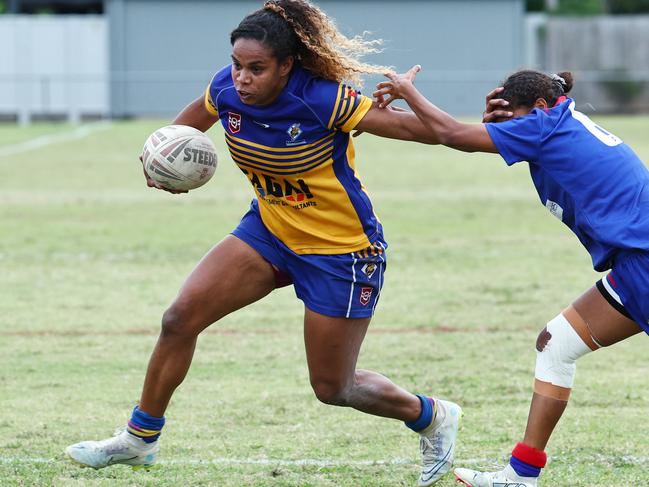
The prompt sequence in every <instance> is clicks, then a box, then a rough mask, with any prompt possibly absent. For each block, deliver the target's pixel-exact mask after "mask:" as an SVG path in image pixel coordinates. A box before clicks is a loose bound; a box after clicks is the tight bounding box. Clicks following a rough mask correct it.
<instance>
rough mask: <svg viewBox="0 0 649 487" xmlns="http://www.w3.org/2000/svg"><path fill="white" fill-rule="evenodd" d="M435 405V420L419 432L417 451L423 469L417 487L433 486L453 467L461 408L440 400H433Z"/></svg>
mask: <svg viewBox="0 0 649 487" xmlns="http://www.w3.org/2000/svg"><path fill="white" fill-rule="evenodd" d="M435 405H436V414H435V420H434V421H433V423H432V424H431V425H430V426H429V427H428V428H427V429H425V430H423V431H420V432H419V434H420V435H421V439H420V441H419V449H420V450H421V455H422V457H423V459H424V469H423V470H422V471H421V475H420V476H419V481H418V482H417V485H419V487H427V486H429V485H433V484H434V483H435V482H437V481H438V480H439V479H440V478H442V477H443V476H444V475H445V474H446V473H448V471H449V470H450V469H451V467H452V466H453V457H454V455H455V438H456V437H457V430H458V429H459V427H460V418H461V417H462V408H460V406H458V405H457V404H455V403H453V402H450V401H443V400H441V399H435Z"/></svg>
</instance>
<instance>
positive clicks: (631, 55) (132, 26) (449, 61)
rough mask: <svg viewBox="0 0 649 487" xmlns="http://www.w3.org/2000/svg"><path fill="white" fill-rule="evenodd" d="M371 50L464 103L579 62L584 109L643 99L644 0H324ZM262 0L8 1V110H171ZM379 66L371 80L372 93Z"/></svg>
mask: <svg viewBox="0 0 649 487" xmlns="http://www.w3.org/2000/svg"><path fill="white" fill-rule="evenodd" d="M316 3H317V4H318V5H319V6H320V7H321V8H322V9H323V10H325V11H326V12H327V13H328V14H329V15H330V16H332V17H333V18H335V19H336V22H337V24H338V27H339V28H340V30H341V31H342V32H343V33H345V34H347V35H354V34H360V33H363V32H364V31H370V32H371V33H370V34H368V35H369V36H370V37H372V38H381V39H383V40H384V46H383V52H381V53H380V54H376V55H373V56H371V57H369V58H368V61H371V62H376V63H380V64H384V65H390V66H393V67H394V68H395V69H396V70H397V71H403V70H406V69H408V68H409V67H410V66H411V65H413V64H415V63H419V64H422V65H423V67H424V70H423V71H422V73H421V74H420V75H419V78H418V85H419V86H420V88H421V89H422V90H423V91H424V93H425V94H426V95H427V96H428V97H429V98H430V99H432V100H433V101H434V102H435V103H437V104H438V105H439V106H441V107H442V108H443V109H445V110H447V111H449V112H451V113H453V114H456V115H475V114H478V113H481V111H482V107H483V104H484V96H485V94H486V93H487V92H488V91H489V90H490V89H491V88H493V87H494V86H496V85H497V84H498V83H499V82H500V81H502V79H504V78H505V77H506V75H507V74H509V73H511V72H512V71H515V70H517V69H520V68H523V67H532V68H536V69H540V70H543V71H546V72H556V71H562V70H570V71H573V73H574V74H575V77H576V84H575V88H574V91H573V96H574V98H575V99H576V100H577V102H578V107H579V108H580V109H581V110H582V111H586V112H587V113H592V112H598V113H640V112H649V89H647V86H648V85H649V0H527V1H526V0H402V1H398V2H397V1H394V0H320V1H318V2H316ZM261 4H262V1H261V0H237V1H234V0H185V1H172V0H103V1H101V0H55V1H49V0H0V120H3V121H9V122H19V123H22V124H26V123H30V122H32V121H38V120H65V121H72V122H78V121H81V120H91V119H105V118H132V117H171V116H173V115H174V114H175V113H177V112H178V111H179V109H180V108H182V107H183V106H184V105H185V104H186V103H188V102H189V101H191V100H192V99H193V98H195V97H196V96H198V95H199V94H200V93H201V92H202V90H203V89H204V87H205V86H206V85H207V83H208V82H209V80H210V78H211V76H212V74H213V73H214V72H215V71H216V70H217V69H219V68H220V67H221V66H223V65H225V64H227V63H228V62H229V53H230V46H229V32H230V31H231V30H232V29H233V28H234V27H236V25H237V24H238V22H239V21H240V20H241V19H242V18H243V16H244V15H246V14H247V13H249V12H251V11H253V10H255V9H257V8H259V7H260V6H261ZM376 81H377V79H374V78H371V79H368V80H367V81H366V84H365V87H364V91H365V92H371V91H372V87H373V86H374V84H375V82H376Z"/></svg>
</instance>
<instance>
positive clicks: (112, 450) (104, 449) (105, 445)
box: [65, 430, 160, 470]
mask: <svg viewBox="0 0 649 487" xmlns="http://www.w3.org/2000/svg"><path fill="white" fill-rule="evenodd" d="M159 451H160V446H159V445H158V442H157V441H154V442H153V443H145V442H144V440H142V439H140V438H138V437H136V436H133V435H132V434H130V433H129V432H128V431H126V430H118V431H117V432H116V433H115V436H113V437H112V438H108V439H107V440H101V441H82V442H81V443H75V444H74V445H70V446H69V447H67V448H66V449H65V454H66V455H67V456H68V457H69V458H70V459H71V460H72V461H73V462H75V463H78V464H80V465H82V466H84V467H92V468H104V467H108V466H109V465H115V464H120V463H121V464H124V465H130V466H132V467H133V469H134V470H137V469H140V468H144V469H149V468H151V467H153V466H154V465H155V463H156V460H157V457H158V452H159Z"/></svg>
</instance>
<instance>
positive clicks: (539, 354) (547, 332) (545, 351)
mask: <svg viewBox="0 0 649 487" xmlns="http://www.w3.org/2000/svg"><path fill="white" fill-rule="evenodd" d="M597 348H599V346H598V345H597V343H596V342H595V341H594V340H593V338H592V336H591V335H590V331H589V330H588V325H587V324H586V322H585V321H584V320H583V319H582V318H581V316H580V315H579V314H578V313H577V312H576V311H575V309H574V308H573V307H570V308H568V309H567V310H565V311H564V312H563V313H561V314H560V315H558V316H557V317H556V318H554V319H553V320H551V321H550V322H549V323H548V324H547V325H546V327H545V328H544V329H543V331H542V332H541V333H540V334H539V337H538V339H537V342H536V369H535V372H534V377H535V379H536V380H535V381H534V392H536V393H537V394H540V395H542V396H548V397H552V398H554V399H558V400H561V401H567V400H568V397H569V396H570V390H571V389H572V385H573V383H574V380H575V372H576V369H577V366H576V364H575V362H576V360H577V359H578V358H579V357H582V356H583V355H586V354H587V353H588V352H592V351H593V350H596V349H597Z"/></svg>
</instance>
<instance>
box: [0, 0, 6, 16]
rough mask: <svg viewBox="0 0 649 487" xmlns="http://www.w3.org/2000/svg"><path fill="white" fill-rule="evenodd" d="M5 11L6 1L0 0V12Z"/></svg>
mask: <svg viewBox="0 0 649 487" xmlns="http://www.w3.org/2000/svg"><path fill="white" fill-rule="evenodd" d="M6 11H7V2H6V1H4V0H0V14H4V13H6Z"/></svg>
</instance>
